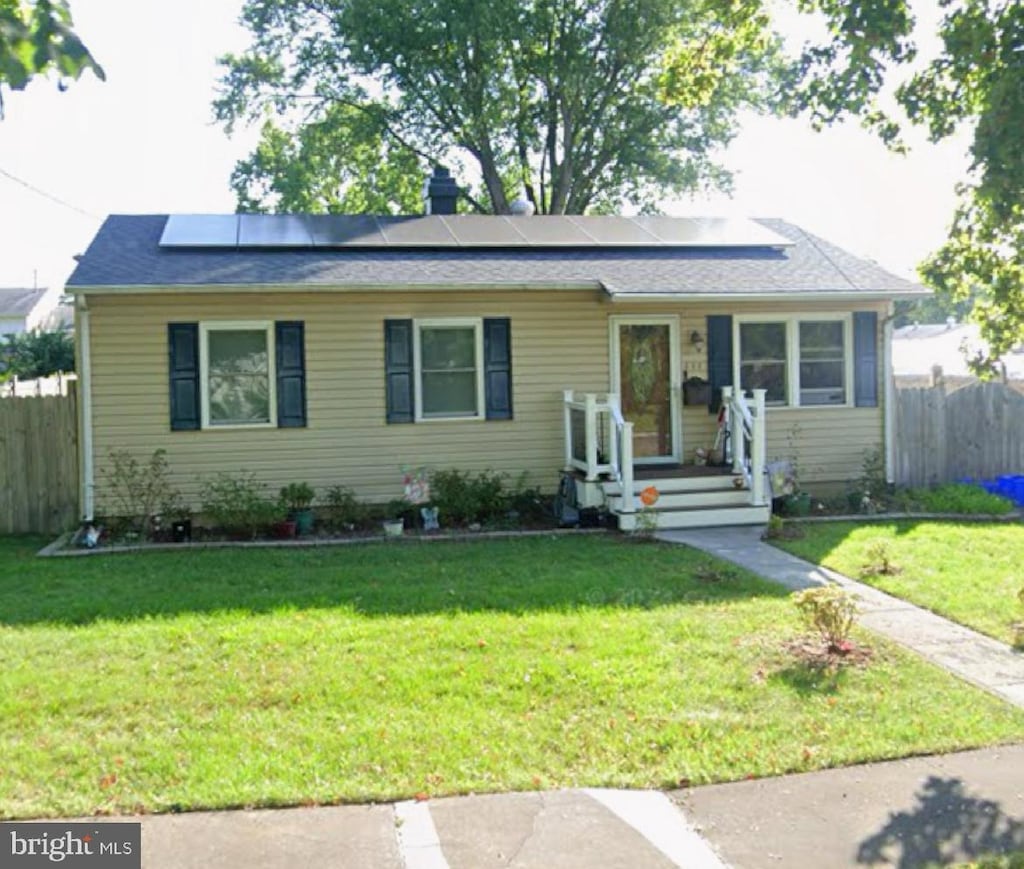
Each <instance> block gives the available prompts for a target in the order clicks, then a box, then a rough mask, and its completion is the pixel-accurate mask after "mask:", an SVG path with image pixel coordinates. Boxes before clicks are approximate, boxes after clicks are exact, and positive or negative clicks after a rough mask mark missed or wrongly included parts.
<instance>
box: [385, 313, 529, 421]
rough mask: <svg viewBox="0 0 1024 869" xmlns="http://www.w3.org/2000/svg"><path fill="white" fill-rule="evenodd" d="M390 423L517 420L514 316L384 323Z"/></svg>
mask: <svg viewBox="0 0 1024 869" xmlns="http://www.w3.org/2000/svg"><path fill="white" fill-rule="evenodd" d="M384 401H385V407H386V414H387V416H386V419H387V421H388V423H415V422H429V421H431V420H483V419H487V420H511V419H512V321H511V320H510V319H509V318H508V317H448V318H443V319H442V318H431V319H422V320H416V319H411V318H410V319H400V320H399V319H386V320H384Z"/></svg>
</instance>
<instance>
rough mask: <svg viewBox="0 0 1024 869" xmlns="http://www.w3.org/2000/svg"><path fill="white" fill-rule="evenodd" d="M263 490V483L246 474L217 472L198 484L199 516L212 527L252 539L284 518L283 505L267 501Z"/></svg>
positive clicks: (264, 485)
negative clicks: (202, 515)
mask: <svg viewBox="0 0 1024 869" xmlns="http://www.w3.org/2000/svg"><path fill="white" fill-rule="evenodd" d="M266 490H267V487H266V484H265V483H261V482H260V481H259V480H257V479H256V477H255V475H253V474H251V473H249V472H247V471H242V472H240V473H239V474H236V475H232V474H227V473H220V474H217V476H215V477H214V478H213V479H212V480H209V481H207V482H205V483H203V484H202V487H201V489H200V492H199V497H200V500H201V502H202V509H203V513H204V514H205V515H206V516H207V517H208V518H209V519H210V520H212V521H213V523H214V525H215V526H216V527H218V528H220V529H221V530H222V531H225V532H227V533H228V534H238V535H241V534H245V535H247V536H249V537H252V538H255V537H256V536H257V535H258V534H259V533H260V532H262V531H265V530H266V528H267V527H268V526H269V525H272V524H273V523H275V522H280V521H281V520H283V519H284V518H285V516H286V515H287V511H286V510H285V508H284V505H283V504H282V503H281V502H280V501H274V500H272V499H270V498H268V497H267V494H266Z"/></svg>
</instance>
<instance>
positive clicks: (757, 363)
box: [734, 315, 853, 407]
mask: <svg viewBox="0 0 1024 869" xmlns="http://www.w3.org/2000/svg"><path fill="white" fill-rule="evenodd" d="M736 320H737V322H736V327H735V333H734V334H735V340H736V346H737V352H736V370H735V377H736V378H737V380H738V382H739V384H740V387H741V388H742V389H745V390H750V389H764V390H766V394H765V400H766V402H767V403H768V404H772V405H777V406H782V405H789V406H792V407H811V406H819V407H820V406H829V405H831V406H848V405H849V404H850V396H851V394H852V385H853V362H852V357H851V344H852V340H851V329H852V326H851V318H850V316H849V315H838V316H834V317H823V316H810V315H805V316H801V315H792V316H785V317H763V318H762V317H757V316H750V317H746V316H744V317H737V318H736Z"/></svg>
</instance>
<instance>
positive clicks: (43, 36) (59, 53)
mask: <svg viewBox="0 0 1024 869" xmlns="http://www.w3.org/2000/svg"><path fill="white" fill-rule="evenodd" d="M72 24H73V22H72V20H71V10H70V9H69V8H68V4H67V3H66V2H65V0H35V2H34V3H27V2H23V0H0V118H2V117H3V110H4V86H5V85H6V86H7V87H9V88H11V89H12V90H16V91H19V90H23V89H24V87H25V86H26V85H27V84H28V83H29V82H30V81H31V80H32V79H33V78H34V77H35V76H37V75H41V74H45V73H48V72H50V71H54V72H56V73H57V75H58V76H59V77H60V78H59V81H58V87H61V88H63V87H64V79H67V78H71V79H77V78H78V77H79V76H80V75H81V74H82V73H83V72H84V71H85V70H87V69H89V70H92V72H93V73H94V74H95V75H96V76H97V78H99V79H103V78H104V77H105V76H104V73H103V67H101V66H100V65H99V64H98V63H97V62H96V60H95V58H93V56H92V54H90V52H89V49H88V48H86V47H85V45H84V44H83V43H82V40H81V39H79V38H78V35H77V34H76V33H75V32H74V30H72V29H71V28H72Z"/></svg>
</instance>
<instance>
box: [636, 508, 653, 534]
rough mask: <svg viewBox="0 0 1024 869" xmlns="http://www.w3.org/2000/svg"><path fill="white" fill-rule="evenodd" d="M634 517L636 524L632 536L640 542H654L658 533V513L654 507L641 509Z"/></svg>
mask: <svg viewBox="0 0 1024 869" xmlns="http://www.w3.org/2000/svg"><path fill="white" fill-rule="evenodd" d="M634 515H635V517H636V520H635V521H636V524H635V525H634V526H633V531H632V536H633V537H636V538H637V539H638V540H653V539H654V535H655V534H656V533H657V531H658V512H657V511H656V510H654V509H653V508H652V507H641V508H640V509H639V510H637V511H636V513H635V514H634Z"/></svg>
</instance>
